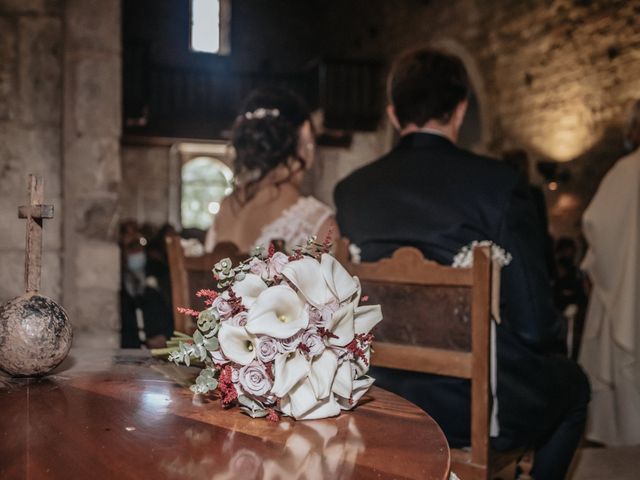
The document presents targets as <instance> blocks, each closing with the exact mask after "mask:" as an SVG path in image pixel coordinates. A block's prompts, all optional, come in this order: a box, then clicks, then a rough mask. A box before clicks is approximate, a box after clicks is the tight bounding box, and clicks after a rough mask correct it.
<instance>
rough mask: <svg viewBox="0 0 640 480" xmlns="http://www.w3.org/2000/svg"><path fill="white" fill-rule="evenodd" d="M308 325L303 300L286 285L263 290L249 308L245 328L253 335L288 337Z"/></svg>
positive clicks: (307, 315)
mask: <svg viewBox="0 0 640 480" xmlns="http://www.w3.org/2000/svg"><path fill="white" fill-rule="evenodd" d="M308 325H309V314H308V313H307V309H306V308H305V304H304V302H303V301H302V300H301V299H300V297H298V295H297V294H296V292H295V291H294V290H293V289H292V288H291V287H288V286H285V285H276V286H274V287H271V288H268V289H266V290H265V291H263V292H262V293H261V294H260V295H259V296H258V298H257V299H256V301H255V303H254V304H253V305H252V306H251V308H250V309H249V314H248V316H247V325H246V329H247V331H248V332H249V333H252V334H254V335H269V336H270V337H274V338H289V337H292V336H293V335H295V334H296V333H298V332H299V331H300V330H301V329H303V328H307V326H308Z"/></svg>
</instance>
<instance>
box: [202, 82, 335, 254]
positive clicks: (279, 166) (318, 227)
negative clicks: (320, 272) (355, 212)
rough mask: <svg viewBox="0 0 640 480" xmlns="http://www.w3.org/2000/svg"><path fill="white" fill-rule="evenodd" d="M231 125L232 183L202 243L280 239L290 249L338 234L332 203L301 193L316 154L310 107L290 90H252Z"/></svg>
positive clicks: (246, 245) (243, 246) (244, 247)
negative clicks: (232, 188) (232, 151)
mask: <svg viewBox="0 0 640 480" xmlns="http://www.w3.org/2000/svg"><path fill="white" fill-rule="evenodd" d="M243 112H244V113H243V114H241V115H240V116H239V117H238V118H237V120H236V122H235V124H234V126H233V133H232V143H233V146H234V149H235V153H236V157H235V160H234V170H235V178H236V188H235V189H234V192H233V193H232V194H231V195H230V196H229V197H227V198H226V199H225V200H224V201H223V202H222V205H221V206H220V212H219V213H218V214H217V215H216V216H215V219H214V223H213V225H212V226H211V228H210V229H209V231H208V232H207V240H206V243H205V249H206V250H207V251H209V252H210V251H212V250H213V249H214V247H215V245H216V244H217V243H220V242H232V243H234V244H235V245H237V246H238V248H239V249H240V250H241V251H244V252H248V251H249V250H250V249H251V248H252V247H254V246H256V245H262V246H264V247H265V248H266V247H268V245H269V243H270V242H271V241H272V240H277V239H281V240H284V242H285V247H286V249H287V250H288V251H291V250H292V249H293V248H295V247H296V246H297V245H302V244H304V243H305V242H306V241H307V239H308V238H309V237H310V236H312V235H316V236H317V237H318V239H319V240H320V241H322V240H324V239H325V238H326V237H327V235H329V236H330V239H331V240H335V239H336V238H338V237H339V231H338V226H337V224H336V222H335V219H334V214H333V211H332V210H331V208H329V207H328V206H327V205H325V204H323V203H322V202H320V201H318V200H316V199H315V198H313V197H305V196H302V195H301V193H300V185H301V183H302V180H303V178H304V174H305V172H306V170H308V169H309V168H310V167H311V165H312V164H313V160H314V149H315V144H314V136H313V129H312V126H311V121H310V117H309V110H308V108H307V107H306V106H305V104H304V102H303V101H302V100H301V99H300V98H299V97H298V96H296V95H295V94H293V93H291V92H289V91H288V90H285V89H281V88H276V87H269V88H263V89H258V90H255V91H254V92H253V93H252V94H251V95H250V96H249V98H248V99H247V101H246V102H245V105H244V109H243Z"/></svg>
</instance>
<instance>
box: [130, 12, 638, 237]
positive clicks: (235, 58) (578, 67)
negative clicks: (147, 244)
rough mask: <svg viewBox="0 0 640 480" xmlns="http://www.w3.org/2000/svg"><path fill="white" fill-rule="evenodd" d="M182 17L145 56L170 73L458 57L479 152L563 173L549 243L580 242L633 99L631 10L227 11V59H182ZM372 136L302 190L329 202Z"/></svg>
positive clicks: (552, 198) (332, 153)
mask: <svg viewBox="0 0 640 480" xmlns="http://www.w3.org/2000/svg"><path fill="white" fill-rule="evenodd" d="M173 2H175V0H162V1H160V2H159V3H158V5H160V6H161V7H158V10H159V11H166V12H168V11H170V10H171V11H173V8H174V7H175V6H176V5H177V4H178V3H180V2H177V3H173ZM180 4H181V3H180ZM181 5H182V4H181ZM183 7H184V5H182V7H180V8H178V10H176V11H178V12H179V15H178V14H176V15H177V16H176V17H175V18H174V17H170V16H169V17H167V22H174V23H175V24H176V25H178V26H174V27H172V28H169V27H168V26H167V25H165V24H162V26H163V28H161V29H159V30H157V31H156V32H155V35H156V36H161V37H162V39H163V41H160V40H158V39H156V40H154V41H153V42H152V45H153V48H152V49H151V55H152V56H154V57H157V60H162V62H164V63H167V64H175V65H177V66H180V65H183V64H184V62H187V61H190V62H196V61H197V62H198V65H200V64H202V63H206V62H209V63H211V65H217V66H218V67H219V68H221V69H223V70H224V69H231V70H234V71H260V72H268V71H273V72H278V71H295V70H296V69H300V68H303V67H304V66H306V65H308V64H309V63H310V62H313V60H314V59H318V58H322V57H329V58H331V57H333V58H356V59H357V58H361V59H362V58H364V59H367V58H374V59H380V60H383V61H386V62H390V61H391V59H392V58H394V57H395V56H396V55H397V54H398V53H399V52H401V51H403V50H405V49H408V48H412V47H416V46H420V45H429V44H431V45H437V46H440V47H441V48H444V49H446V50H448V51H450V52H452V53H455V54H456V55H458V56H460V57H462V58H463V60H464V62H465V64H466V66H467V69H468V70H469V72H470V76H471V79H472V82H473V86H474V90H475V93H476V96H477V99H478V103H479V118H480V120H481V124H480V125H479V130H481V132H482V135H481V136H482V139H483V142H484V145H482V146H481V147H480V148H479V150H482V151H484V152H487V153H490V154H493V155H495V156H499V155H500V154H501V152H502V151H503V150H505V149H512V148H522V149H525V150H526V151H527V152H528V153H529V155H530V157H531V158H532V159H533V160H536V161H551V162H559V170H565V171H567V172H568V173H569V174H570V178H569V180H568V181H566V182H564V183H560V186H559V189H558V190H556V191H554V192H552V191H549V190H547V191H546V194H547V200H548V203H549V206H550V217H551V223H552V230H553V233H554V234H555V235H556V236H559V235H577V234H578V233H579V229H580V216H581V213H582V211H583V210H584V208H585V207H586V205H587V203H588V201H589V200H590V198H591V197H592V195H593V194H594V192H595V189H596V188H597V185H598V183H599V181H600V179H601V178H602V176H603V175H604V173H605V172H606V171H607V169H608V168H610V166H611V165H612V163H613V162H614V161H615V159H617V158H619V156H620V155H621V154H622V153H623V152H622V140H621V134H620V126H621V123H622V121H623V118H624V114H625V109H626V107H627V105H628V103H629V101H630V100H631V99H632V98H634V97H637V96H640V53H639V52H640V49H639V48H638V46H639V45H640V20H638V18H639V17H638V13H640V1H639V0H544V1H543V0H451V1H448V2H443V1H440V2H435V1H424V0H398V1H394V2H390V1H388V0H350V1H348V2H325V1H323V0H307V1H305V2H298V1H294V0H270V1H269V2H264V1H263V0H242V1H233V2H232V24H231V42H232V45H231V56H230V57H224V58H216V57H206V56H203V55H191V56H189V54H188V53H186V52H185V50H184V49H185V48H186V46H185V38H186V37H185V35H186V34H187V33H185V32H186V27H185V25H186V20H185V18H186V15H187V13H188V12H186V10H185V9H184V8H183ZM311 19H312V20H313V21H311ZM144 31H145V30H144V28H141V32H142V33H141V35H142V34H143V33H144ZM163 42H164V43H163ZM167 45H173V47H172V48H169V47H168V46H167ZM176 45H177V46H176ZM165 50H166V51H165ZM180 62H182V63H180ZM189 65H191V64H189ZM378 135H379V136H380V138H378V139H375V140H374V139H373V137H374V136H375V135H372V134H365V135H361V134H356V135H355V137H354V142H353V143H352V147H351V148H349V149H323V150H322V151H320V152H319V154H318V158H319V162H318V165H317V166H316V168H315V169H314V171H313V172H312V173H313V176H312V179H313V183H312V184H311V185H308V191H312V192H315V193H316V194H318V195H319V196H320V197H321V198H322V199H324V200H330V198H331V195H330V191H331V189H332V188H333V185H334V184H335V182H336V181H337V180H339V179H340V178H341V177H342V176H344V175H346V174H347V173H348V172H349V171H351V170H352V169H354V168H356V167H358V166H359V165H361V164H363V163H366V162H367V161H370V160H372V159H373V158H375V157H377V156H379V154H380V153H382V151H383V150H384V149H385V148H384V147H385V146H386V147H387V148H388V146H389V145H390V143H391V142H390V141H389V136H388V132H387V130H386V128H385V127H384V126H381V128H380V130H379V132H378ZM365 139H367V140H365ZM372 145H375V146H376V147H375V148H371V146H372ZM142 161H143V162H145V161H146V160H142ZM321 163H322V164H323V165H321ZM532 171H533V173H535V170H534V169H532ZM158 178H160V177H158ZM534 179H535V181H537V182H538V183H540V182H541V181H542V179H541V177H540V176H537V177H535V178H534ZM147 187H148V188H151V187H150V186H145V188H147ZM153 189H154V188H152V190H153ZM155 190H162V189H161V188H160V189H155ZM145 215H146V213H145Z"/></svg>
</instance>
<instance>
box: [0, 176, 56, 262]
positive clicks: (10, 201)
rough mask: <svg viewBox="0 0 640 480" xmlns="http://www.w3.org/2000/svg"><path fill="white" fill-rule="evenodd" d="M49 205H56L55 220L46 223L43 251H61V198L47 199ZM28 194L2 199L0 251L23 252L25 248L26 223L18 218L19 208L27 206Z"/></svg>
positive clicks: (0, 206) (0, 208) (0, 200)
mask: <svg viewBox="0 0 640 480" xmlns="http://www.w3.org/2000/svg"><path fill="white" fill-rule="evenodd" d="M46 202H47V203H48V204H53V205H54V218H52V219H51V220H45V221H44V222H45V223H44V239H43V249H44V251H45V252H47V251H56V250H60V248H61V245H62V233H61V229H62V212H61V208H60V206H61V205H62V200H61V199H60V198H49V197H48V198H46ZM27 203H28V201H27V193H26V188H25V194H24V197H22V198H12V197H4V196H3V197H0V226H1V228H2V232H3V233H2V235H0V250H7V249H8V250H13V249H15V250H21V249H24V246H25V234H26V233H25V232H26V225H25V223H26V221H25V220H22V219H19V218H18V206H19V205H26V204H27Z"/></svg>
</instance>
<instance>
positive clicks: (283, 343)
mask: <svg viewBox="0 0 640 480" xmlns="http://www.w3.org/2000/svg"><path fill="white" fill-rule="evenodd" d="M301 339H302V334H301V333H300V332H298V333H296V334H295V335H293V336H291V337H289V338H283V339H282V340H280V341H279V342H278V350H279V351H280V353H289V352H293V351H294V350H295V349H296V348H298V345H300V340H301Z"/></svg>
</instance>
